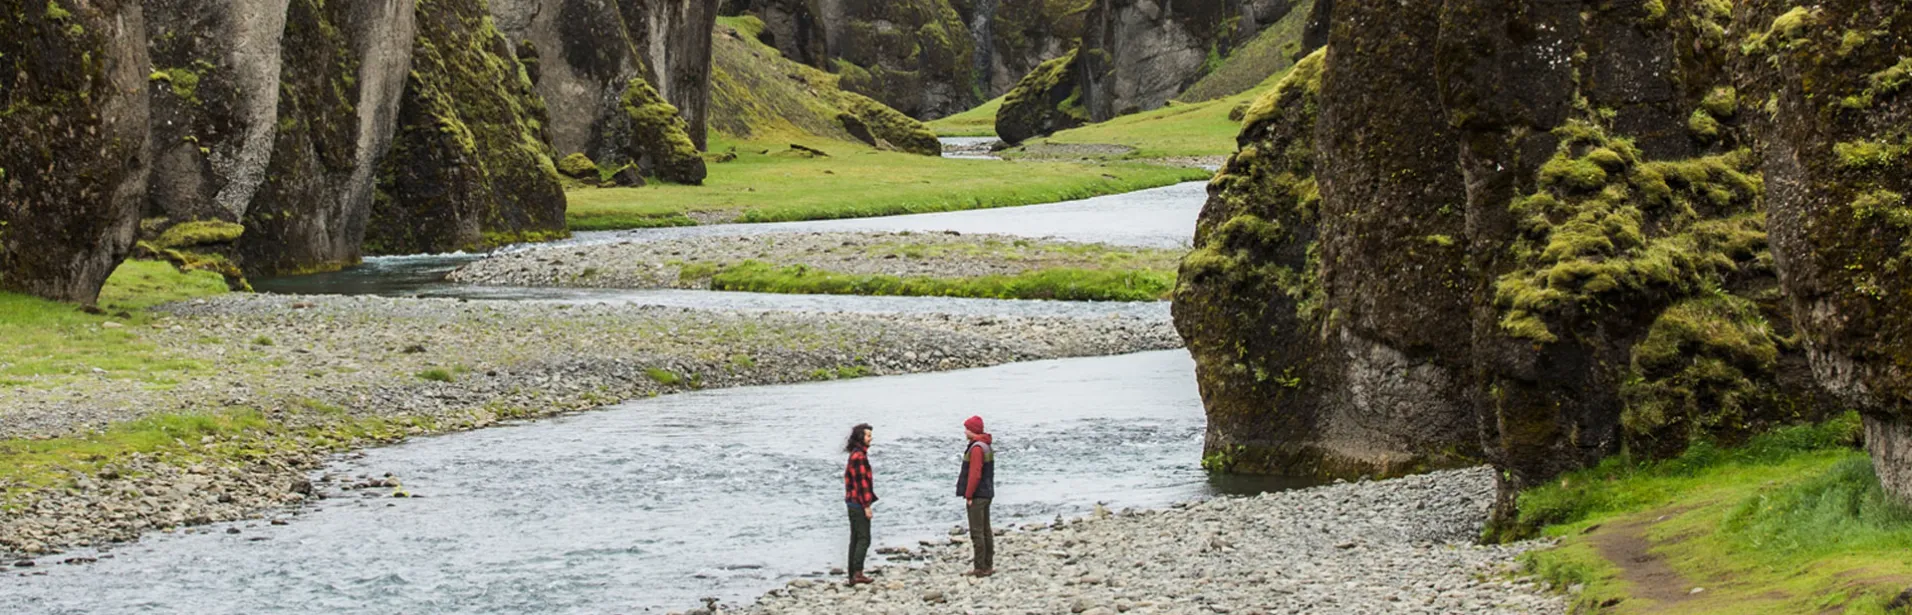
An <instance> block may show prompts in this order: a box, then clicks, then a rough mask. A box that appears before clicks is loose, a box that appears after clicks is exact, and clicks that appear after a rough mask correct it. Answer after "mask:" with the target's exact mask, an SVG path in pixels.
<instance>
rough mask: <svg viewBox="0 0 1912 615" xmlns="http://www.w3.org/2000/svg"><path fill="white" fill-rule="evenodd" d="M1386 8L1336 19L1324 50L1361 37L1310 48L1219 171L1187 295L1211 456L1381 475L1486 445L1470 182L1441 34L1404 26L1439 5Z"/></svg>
mask: <svg viewBox="0 0 1912 615" xmlns="http://www.w3.org/2000/svg"><path fill="white" fill-rule="evenodd" d="M1379 6H1380V5H1362V6H1361V7H1360V8H1358V9H1357V8H1355V7H1350V8H1349V9H1348V10H1347V13H1348V14H1347V15H1346V19H1345V20H1344V21H1342V22H1339V25H1338V27H1337V28H1336V30H1335V37H1334V39H1333V40H1334V41H1335V42H1334V43H1331V49H1336V50H1342V49H1345V50H1358V51H1349V52H1344V53H1318V54H1316V55H1312V56H1310V57H1308V58H1306V59H1304V60H1303V62H1302V64H1301V65H1298V66H1297V67H1296V68H1295V69H1294V70H1293V71H1291V72H1290V74H1289V76H1288V77H1286V78H1285V79H1284V80H1283V81H1282V82H1281V83H1280V84H1279V85H1278V86H1277V87H1276V89H1275V90H1274V92H1272V93H1271V94H1269V95H1268V96H1267V97H1264V98H1263V99H1262V100H1260V101H1257V102H1256V104H1254V105H1252V106H1251V108H1250V110H1249V114H1248V117H1247V118H1246V121H1245V122H1244V126H1246V128H1245V129H1244V132H1243V133H1242V137H1241V139H1242V141H1243V146H1242V150H1241V151H1240V152H1239V153H1237V154H1236V155H1235V156H1234V157H1233V158H1232V159H1231V160H1230V162H1229V163H1228V166H1227V167H1225V168H1224V170H1223V172H1222V174H1221V175H1219V176H1218V178H1217V180H1216V181H1215V182H1214V183H1212V184H1211V197H1210V201H1209V204H1208V206H1207V207H1205V208H1204V210H1203V214H1202V220H1201V223H1200V225H1199V226H1198V230H1197V235H1196V247H1197V251H1196V252H1195V253H1194V254H1192V255H1191V256H1190V257H1189V258H1188V260H1187V261H1186V262H1185V263H1184V265H1183V273H1182V283H1181V285H1180V287H1179V288H1178V289H1177V292H1176V304H1175V314H1176V317H1177V318H1176V322H1177V325H1178V327H1180V328H1181V330H1182V332H1183V334H1184V337H1185V338H1186V339H1188V340H1189V344H1190V351H1191V354H1193V355H1195V356H1196V357H1197V366H1198V370H1199V372H1198V373H1199V376H1200V377H1199V382H1200V384H1201V387H1202V391H1203V399H1204V400H1206V401H1207V403H1208V406H1209V409H1210V422H1209V424H1210V429H1209V438H1208V442H1207V450H1208V454H1209V455H1210V457H1209V464H1208V466H1209V467H1210V468H1211V469H1215V470H1221V471H1236V472H1276V473H1296V474H1307V475H1335V476H1344V475H1355V474H1379V475H1387V474H1395V473H1400V472H1405V471H1412V470H1419V469H1425V468H1426V467H1429V466H1440V465H1447V464H1453V463H1457V462H1459V461H1461V460H1462V459H1465V458H1469V457H1474V456H1476V453H1475V451H1476V450H1477V449H1478V445H1477V442H1478V436H1477V432H1476V427H1477V419H1476V417H1475V416H1474V410H1473V408H1474V404H1472V403H1470V402H1471V400H1472V396H1471V392H1470V390H1469V388H1468V386H1467V385H1468V382H1469V380H1468V379H1467V375H1468V374H1469V373H1470V361H1469V360H1470V357H1471V354H1470V352H1469V350H1470V347H1469V344H1468V342H1467V340H1466V338H1465V337H1463V336H1457V335H1454V334H1453V331H1452V327H1453V325H1454V324H1455V323H1462V322H1466V320H1467V315H1468V313H1469V310H1470V305H1469V294H1468V292H1467V286H1466V284H1465V278H1464V273H1463V270H1464V267H1463V264H1464V258H1465V247H1464V246H1465V244H1464V243H1462V242H1461V239H1460V237H1461V235H1462V234H1463V230H1464V220H1463V218H1462V210H1463V207H1464V205H1465V200H1466V197H1465V191H1464V189H1463V187H1462V185H1461V177H1460V175H1459V174H1458V173H1454V172H1453V164H1454V163H1453V160H1454V157H1455V153H1456V152H1455V150H1454V147H1455V146H1454V139H1453V136H1452V134H1451V129H1450V128H1448V123H1447V119H1446V116H1445V114H1444V112H1443V110H1442V108H1441V106H1440V103H1439V100H1438V98H1437V94H1438V90H1437V89H1436V87H1435V84H1434V71H1433V61H1434V58H1433V55H1432V54H1431V53H1429V50H1428V49H1427V48H1426V46H1427V45H1429V44H1430V42H1429V41H1426V40H1419V39H1416V38H1415V37H1413V36H1408V35H1406V33H1408V32H1411V31H1413V30H1416V29H1417V28H1418V27H1419V24H1421V23H1424V22H1426V21H1427V20H1430V19H1432V18H1433V16H1434V15H1433V13H1432V11H1433V10H1435V9H1434V8H1432V7H1430V6H1423V9H1424V10H1425V11H1426V12H1416V11H1408V10H1400V9H1397V8H1393V7H1388V8H1376V7H1379ZM1356 24H1359V25H1360V26H1361V27H1356ZM1324 64H1325V67H1324ZM1324 68H1326V69H1327V70H1325V71H1324ZM1382 93H1386V94H1385V95H1383V94H1382ZM1337 103H1339V104H1337ZM1257 303H1259V304H1263V305H1265V307H1260V308H1256V307H1255V304H1257ZM1237 310H1247V313H1250V314H1256V315H1257V316H1256V317H1253V318H1246V319H1237V317H1236V314H1237ZM1249 344H1252V345H1253V346H1252V347H1250V346H1249ZM1295 349H1301V350H1300V351H1299V352H1296V351H1295Z"/></svg>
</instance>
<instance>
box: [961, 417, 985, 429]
mask: <svg viewBox="0 0 1912 615" xmlns="http://www.w3.org/2000/svg"><path fill="white" fill-rule="evenodd" d="M963 427H964V428H967V429H968V430H969V433H982V432H983V417H980V416H972V417H969V420H967V421H963Z"/></svg>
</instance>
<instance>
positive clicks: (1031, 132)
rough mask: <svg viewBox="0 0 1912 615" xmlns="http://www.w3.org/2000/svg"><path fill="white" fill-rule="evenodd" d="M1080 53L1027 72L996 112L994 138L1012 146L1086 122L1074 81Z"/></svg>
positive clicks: (1086, 115) (1060, 58) (1077, 84)
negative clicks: (998, 138) (996, 137)
mask: <svg viewBox="0 0 1912 615" xmlns="http://www.w3.org/2000/svg"><path fill="white" fill-rule="evenodd" d="M1080 52H1081V50H1079V49H1078V50H1074V51H1070V52H1069V53H1068V54H1065V55H1063V56H1061V57H1058V58H1055V59H1052V60H1049V61H1047V62H1043V63H1042V64H1041V65H1040V66H1037V67H1036V69H1035V70H1032V71H1029V74H1028V75H1025V76H1023V78H1022V80H1021V81H1019V82H1017V83H1016V87H1015V88H1014V89H1011V90H1009V94H1007V95H1005V96H1004V97H1003V101H1002V109H1001V110H999V111H997V112H996V136H998V137H1001V138H1002V140H1003V141H1004V142H1006V143H1010V144H1015V143H1021V142H1023V141H1026V140H1029V139H1033V138H1035V137H1040V136H1045V135H1049V134H1053V133H1055V132H1056V131H1058V130H1067V129H1070V128H1074V127H1077V126H1081V125H1083V124H1086V123H1088V122H1089V119H1090V118H1089V113H1088V111H1087V110H1086V109H1084V108H1083V106H1082V85H1081V83H1080V82H1079V81H1077V76H1078V69H1077V66H1076V56H1077V54H1078V53H1080Z"/></svg>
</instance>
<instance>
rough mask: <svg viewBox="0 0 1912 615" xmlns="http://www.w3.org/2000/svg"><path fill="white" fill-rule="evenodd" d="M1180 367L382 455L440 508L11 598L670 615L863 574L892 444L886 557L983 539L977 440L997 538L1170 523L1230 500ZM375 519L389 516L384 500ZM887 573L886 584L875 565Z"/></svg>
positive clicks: (552, 429) (19, 604) (190, 552)
mask: <svg viewBox="0 0 1912 615" xmlns="http://www.w3.org/2000/svg"><path fill="white" fill-rule="evenodd" d="M1192 370H1193V363H1192V362H1191V361H1190V360H1189V359H1188V356H1187V354H1186V353H1183V352H1181V351H1166V352H1151V353H1143V354H1136V355H1128V356H1119V357H1105V358H1093V359H1071V360H1063V361H1045V362H1035V363H1021V364H1013V365H1007V366H1001V367H994V368H987V369H978V370H967V371H959V372H947V373H938V374H923V375H912V376H896V377H886V378H873V379H865V380H850V381H837V382H826V383H814V384H802V385H792V386H775V387H752V388H738V389H727V390H717V391H706V392H698V393H688V394H681V395H672V396H665V397H660V398H655V399H648V400H640V401H634V402H630V403H626V404H622V405H619V406H615V407H612V408H608V409H605V410H601V411H596V412H590V413H585V414H579V415H573V416H569V417H564V418H558V419H552V420H546V421H540V422H535V423H526V424H518V425H511V426H504V427H497V428H491V429H485V430H481V431H476V432H470V433H462V434H454V435H448V436H442V437H433V438H422V439H418V440H414V441H411V442H407V443H405V444H402V445H398V446H393V447H388V448H381V449H373V450H368V451H365V453H364V456H363V457H362V458H358V459H352V460H349V461H342V462H339V463H337V464H335V465H333V466H332V467H331V468H329V469H328V471H330V472H335V473H340V474H347V475H353V476H356V475H359V474H369V475H374V476H379V475H383V474H384V473H386V472H391V473H394V474H396V475H398V476H399V477H401V478H402V479H403V481H404V484H405V488H406V489H407V490H409V491H411V492H412V493H415V494H417V495H420V496H423V497H420V498H415V499H395V498H390V497H385V496H386V495H387V494H388V493H389V491H390V490H388V489H374V490H369V491H366V492H347V494H348V495H347V496H346V497H338V498H331V499H326V500H321V501H319V503H318V504H316V506H315V509H311V510H308V511H307V512H305V513H303V514H301V515H300V516H298V517H296V518H294V520H293V521H292V523H290V524H289V525H285V526H270V525H266V524H262V523H248V524H241V525H240V526H236V527H243V530H242V532H241V533H239V534H228V533H226V532H225V528H226V527H235V526H215V527H213V528H210V531H208V532H206V533H198V534H191V535H184V534H181V535H156V536H153V537H149V538H147V539H146V540H144V541H142V542H141V543H138V544H135V545H129V546H124V547H121V548H119V549H117V550H115V551H114V552H113V555H114V557H113V558H111V559H102V560H100V561H99V562H98V563H96V564H91V565H85V566H53V567H51V568H42V570H46V571H47V572H48V574H46V575H45V576H26V577H13V578H0V613H108V612H110V613H196V614H211V613H311V612H354V613H523V612H546V613H607V612H663V611H665V610H672V609H684V608H688V607H691V606H696V605H698V604H700V600H701V599H703V598H705V597H716V598H721V599H723V600H725V601H726V602H729V603H732V604H735V603H737V602H740V601H748V600H750V599H752V598H753V597H754V596H755V595H756V594H758V593H760V592H762V591H764V590H766V589H769V588H771V587H774V586H775V585H777V584H779V583H781V582H782V581H783V580H785V579H787V578H792V577H796V576H802V575H808V574H815V573H818V572H821V571H824V570H826V569H827V568H829V567H831V566H841V565H843V559H844V539H845V535H846V533H847V532H846V528H845V527H844V526H845V525H846V521H845V518H844V517H845V510H844V507H843V503H842V499H841V498H842V496H841V494H842V483H841V479H840V476H841V472H842V466H843V454H842V452H841V450H840V448H841V446H842V441H843V438H844V436H845V435H846V434H847V431H848V429H849V427H850V426H851V425H853V424H855V423H857V422H870V423H873V424H874V425H875V426H876V438H877V443H876V446H875V447H874V448H873V449H872V452H871V461H872V464H873V465H874V467H875V472H876V480H877V482H876V488H877V493H878V494H879V495H880V496H881V497H882V501H880V502H879V503H878V505H877V517H876V522H875V531H876V542H877V544H878V545H886V544H887V545H913V544H914V543H915V541H917V540H919V539H931V538H937V537H941V536H943V535H945V534H946V532H945V530H947V529H948V528H950V527H951V526H952V525H954V524H959V523H961V522H962V507H961V505H960V502H959V501H958V500H957V499H956V498H955V496H954V492H955V475H956V469H957V457H956V456H957V454H958V453H959V452H960V450H961V447H962V440H961V434H962V427H961V422H962V420H963V419H964V418H966V417H968V416H969V415H971V414H981V415H983V416H984V417H985V418H986V419H987V420H988V422H989V427H990V431H992V432H994V433H995V434H996V436H997V437H998V438H999V461H998V470H997V472H998V474H999V476H1000V478H999V486H998V491H999V493H998V497H997V502H996V505H995V513H996V515H997V518H998V520H999V524H1000V523H1009V522H1030V521H1048V520H1052V519H1053V518H1054V517H1056V516H1057V515H1065V516H1073V515H1078V514H1082V513H1085V512H1088V511H1089V510H1090V509H1091V507H1093V506H1094V505H1095V504H1096V503H1097V502H1105V503H1108V505H1109V506H1110V507H1111V508H1120V507H1126V506H1138V507H1139V506H1159V505H1164V504H1167V503H1171V502H1174V501H1180V500H1186V499H1190V498H1197V497H1203V496H1206V495H1211V494H1216V493H1222V492H1253V491H1258V490H1262V489H1268V488H1279V487H1285V486H1288V485H1284V484H1281V483H1260V484H1257V483H1244V484H1234V485H1216V484H1211V483H1210V482H1209V481H1208V480H1207V479H1206V477H1205V476H1204V474H1203V473H1202V472H1201V471H1200V469H1199V467H1198V460H1199V458H1200V453H1201V438H1202V429H1203V419H1202V410H1201V403H1200V400H1199V399H1198V396H1197V395H1196V391H1195V386H1194V378H1193V373H1192ZM368 496H371V497H368ZM873 561H877V562H881V561H882V560H881V559H880V558H879V559H876V560H873Z"/></svg>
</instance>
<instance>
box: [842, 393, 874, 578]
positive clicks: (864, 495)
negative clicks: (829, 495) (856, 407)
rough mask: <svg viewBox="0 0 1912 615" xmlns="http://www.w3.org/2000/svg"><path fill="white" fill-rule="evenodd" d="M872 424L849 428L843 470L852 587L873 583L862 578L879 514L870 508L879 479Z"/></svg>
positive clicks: (844, 448) (844, 449)
mask: <svg viewBox="0 0 1912 615" xmlns="http://www.w3.org/2000/svg"><path fill="white" fill-rule="evenodd" d="M872 438H873V436H871V435H870V425H869V424H868V423H864V424H862V425H857V426H856V427H853V428H851V429H850V442H849V444H846V445H844V447H843V451H844V452H846V453H849V454H850V463H849V464H848V465H847V466H845V467H844V468H843V501H844V503H846V504H848V505H849V508H850V584H851V585H862V584H864V583H869V582H870V577H867V576H864V575H863V559H864V558H865V557H866V556H868V555H869V551H870V517H872V516H875V514H876V512H875V511H874V510H872V509H871V505H873V504H876V487H875V480H876V476H875V475H874V474H873V473H871V472H870V455H869V452H870V440H871V439H872Z"/></svg>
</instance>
